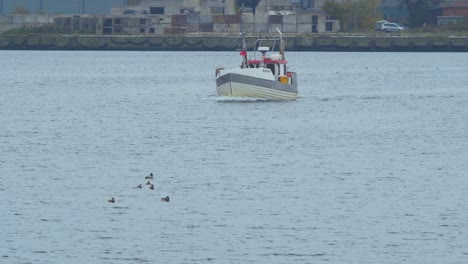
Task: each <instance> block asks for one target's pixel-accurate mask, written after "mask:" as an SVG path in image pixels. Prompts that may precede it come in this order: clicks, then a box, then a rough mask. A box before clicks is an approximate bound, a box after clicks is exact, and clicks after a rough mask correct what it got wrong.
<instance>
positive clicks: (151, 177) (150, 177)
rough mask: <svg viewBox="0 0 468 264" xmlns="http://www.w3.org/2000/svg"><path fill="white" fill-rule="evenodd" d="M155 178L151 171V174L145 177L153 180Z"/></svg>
mask: <svg viewBox="0 0 468 264" xmlns="http://www.w3.org/2000/svg"><path fill="white" fill-rule="evenodd" d="M152 179H153V173H150V175H149V176H146V177H145V180H152Z"/></svg>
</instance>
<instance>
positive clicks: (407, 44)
mask: <svg viewBox="0 0 468 264" xmlns="http://www.w3.org/2000/svg"><path fill="white" fill-rule="evenodd" d="M238 39H239V36H238V35H226V34H205V35H201V34H190V35H189V34H186V35H161V36H140V35H135V36H128V35H39V34H37V35H36V34H28V35H7V34H3V35H0V50H122V51H233V50H236V48H237V47H238V44H239V41H238ZM255 39H256V36H254V35H249V36H248V37H247V43H248V45H250V47H249V49H252V45H253V44H252V43H253V42H254V40H255ZM284 40H285V42H286V49H287V50H289V51H362V52H366V51H367V52H368V51H375V52H468V36H466V35H453V36H452V35H432V34H411V35H410V34H407V35H403V34H395V35H393V34H379V33H375V34H367V35H365V34H317V35H288V36H285V37H284Z"/></svg>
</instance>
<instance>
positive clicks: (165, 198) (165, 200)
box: [161, 196, 169, 202]
mask: <svg viewBox="0 0 468 264" xmlns="http://www.w3.org/2000/svg"><path fill="white" fill-rule="evenodd" d="M161 202H169V196H166V197H164V198H161Z"/></svg>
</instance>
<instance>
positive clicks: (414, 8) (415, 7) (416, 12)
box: [400, 0, 443, 26]
mask: <svg viewBox="0 0 468 264" xmlns="http://www.w3.org/2000/svg"><path fill="white" fill-rule="evenodd" d="M441 2H443V0H400V4H401V5H402V6H404V7H406V9H407V10H408V14H409V22H410V24H411V25H412V26H420V25H422V24H424V23H426V22H427V20H426V10H427V9H428V8H431V7H434V6H438V5H440V3H441Z"/></svg>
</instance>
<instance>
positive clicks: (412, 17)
mask: <svg viewBox="0 0 468 264" xmlns="http://www.w3.org/2000/svg"><path fill="white" fill-rule="evenodd" d="M442 2H444V0H400V3H399V4H400V7H402V8H406V10H407V11H408V14H409V18H408V23H409V25H411V26H420V25H422V24H424V23H426V22H427V21H426V12H427V10H428V9H429V8H431V7H436V6H439V5H440V4H441V3H442ZM322 9H323V10H324V11H325V12H327V13H328V15H329V17H330V18H331V19H337V20H339V21H340V25H341V30H342V31H348V32H351V31H369V30H373V28H374V23H375V22H376V21H377V20H380V19H381V14H380V0H345V1H336V0H327V1H326V2H325V4H324V5H323V6H322Z"/></svg>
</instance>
